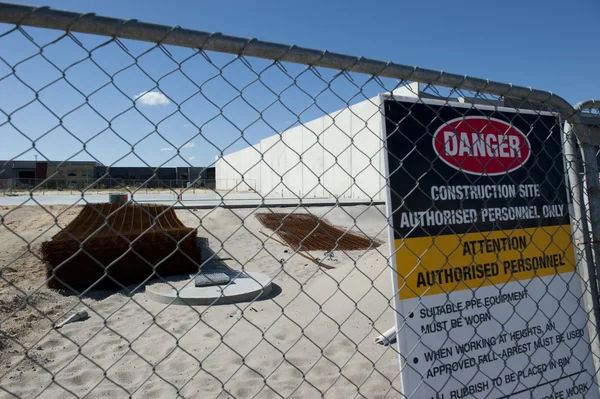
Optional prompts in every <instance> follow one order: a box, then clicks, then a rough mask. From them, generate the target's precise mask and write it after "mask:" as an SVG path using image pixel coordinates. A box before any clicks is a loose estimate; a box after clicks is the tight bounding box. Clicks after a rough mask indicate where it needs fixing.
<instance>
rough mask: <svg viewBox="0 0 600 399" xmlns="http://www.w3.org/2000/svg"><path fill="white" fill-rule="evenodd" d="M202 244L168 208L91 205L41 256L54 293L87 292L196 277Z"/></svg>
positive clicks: (45, 245)
mask: <svg viewBox="0 0 600 399" xmlns="http://www.w3.org/2000/svg"><path fill="white" fill-rule="evenodd" d="M119 207H122V208H121V209H119ZM196 240H197V234H196V232H195V231H193V229H192V228H189V227H186V226H185V225H183V223H181V221H180V220H179V219H178V218H177V215H176V214H175V212H174V211H173V210H172V209H168V208H167V207H166V206H157V205H138V204H129V205H126V206H122V205H118V204H87V205H85V207H84V208H83V210H82V211H81V213H80V214H79V215H78V216H77V217H76V218H75V219H74V220H73V221H72V222H71V223H70V224H69V225H68V226H66V227H65V228H64V229H63V230H62V231H60V232H59V233H58V234H56V235H55V236H54V237H52V240H51V241H46V242H44V243H43V244H42V249H41V251H42V256H43V259H44V260H45V261H46V263H47V264H48V278H49V280H48V287H49V288H55V289H61V288H68V287H72V288H76V289H86V288H89V287H91V286H92V285H94V286H95V287H110V286H119V285H129V284H134V283H140V282H142V281H144V280H146V279H147V278H148V277H150V276H153V274H155V276H154V277H157V276H163V277H164V276H169V275H175V274H184V273H193V272H196V271H197V270H198V267H199V265H200V263H201V262H200V259H201V254H200V249H199V248H198V245H197V241H196ZM86 252H87V253H86ZM136 252H137V254H136Z"/></svg>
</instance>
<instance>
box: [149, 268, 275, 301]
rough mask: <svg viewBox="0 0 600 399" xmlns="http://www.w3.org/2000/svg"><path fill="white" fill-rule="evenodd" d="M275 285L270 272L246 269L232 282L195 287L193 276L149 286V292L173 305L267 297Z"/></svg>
mask: <svg viewBox="0 0 600 399" xmlns="http://www.w3.org/2000/svg"><path fill="white" fill-rule="evenodd" d="M172 287H175V288H176V289H173V288H172ZM180 287H181V288H180ZM271 288H272V287H271V278H270V277H269V276H267V275H265V274H262V273H257V272H244V273H242V274H240V276H239V277H236V278H235V279H234V280H232V281H231V282H230V283H229V284H225V285H215V286H210V287H195V286H194V280H193V279H192V280H186V281H183V282H179V283H171V285H169V284H167V283H159V284H155V285H152V286H149V287H146V295H147V296H148V298H149V299H151V300H153V301H156V302H159V303H165V304H171V305H217V304H218V305H222V304H227V303H236V302H250V301H253V300H256V299H259V298H262V297H265V296H267V295H269V294H270V293H271ZM178 291H179V292H178Z"/></svg>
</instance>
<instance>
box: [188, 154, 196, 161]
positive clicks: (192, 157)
mask: <svg viewBox="0 0 600 399" xmlns="http://www.w3.org/2000/svg"><path fill="white" fill-rule="evenodd" d="M188 159H189V160H190V161H193V160H194V159H196V157H195V156H193V155H192V156H191V157H189V158H188Z"/></svg>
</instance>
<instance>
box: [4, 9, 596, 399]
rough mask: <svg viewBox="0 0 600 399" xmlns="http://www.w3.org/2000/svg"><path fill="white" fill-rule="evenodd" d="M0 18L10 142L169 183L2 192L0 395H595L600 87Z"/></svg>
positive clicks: (17, 152) (31, 16)
mask: <svg viewBox="0 0 600 399" xmlns="http://www.w3.org/2000/svg"><path fill="white" fill-rule="evenodd" d="M0 22H1V24H0V92H2V93H10V95H9V96H0V97H1V99H0V137H1V140H0V141H1V142H2V143H3V144H2V146H0V147H1V148H0V158H1V159H7V160H11V161H14V160H29V161H31V159H32V158H33V156H34V155H37V157H38V158H39V160H40V161H72V160H83V161H89V162H94V163H97V164H99V165H105V166H109V167H119V166H136V167H140V168H147V170H148V171H150V172H151V178H149V179H151V180H152V181H158V182H160V184H161V187H163V188H165V193H160V192H157V193H153V195H154V197H155V199H156V201H155V202H158V203H160V204H158V205H148V201H147V198H146V197H144V195H145V194H146V190H147V187H146V186H147V185H148V184H147V181H148V180H145V181H142V182H139V184H137V183H136V184H129V183H128V182H125V181H123V182H122V184H121V185H120V186H119V187H118V188H119V191H121V192H123V193H126V194H127V197H126V199H125V201H124V202H122V203H120V204H118V205H115V204H111V205H106V204H103V205H94V204H97V202H98V201H96V200H94V201H92V200H90V198H91V196H92V195H98V194H99V193H100V191H102V190H99V185H100V184H101V181H102V179H108V180H111V181H113V180H115V178H114V177H113V176H111V175H110V171H107V172H106V174H105V175H103V176H102V178H98V179H96V178H93V179H89V181H88V180H85V184H78V185H77V187H76V188H73V190H74V191H73V192H72V194H71V192H70V193H68V195H62V196H61V198H60V199H59V200H57V201H56V202H44V201H43V200H42V199H41V198H40V195H41V194H40V192H39V189H40V188H43V187H48V185H49V184H52V182H53V180H52V177H51V176H41V177H40V176H37V175H35V176H34V183H32V184H30V185H25V186H23V187H21V188H20V189H19V190H16V192H15V194H16V195H11V196H10V197H9V196H7V197H0V238H1V239H0V242H1V243H2V244H1V245H0V389H1V392H2V395H3V396H6V397H23V398H37V397H43V398H53V397H57V398H65V397H77V398H80V397H86V398H96V397H144V398H146V397H160V398H164V397H185V398H189V397H201V398H230V397H231V398H233V397H235V398H271V397H273V398H276V397H277V398H279V397H286V398H287V397H307V398H312V397H328V398H329V397H331V398H339V397H364V398H382V397H386V398H388V397H389V398H402V397H415V398H421V397H427V398H429V397H438V398H444V399H451V398H452V399H453V398H463V397H469V396H476V397H485V398H493V399H496V398H505V397H519V398H520V397H523V398H525V397H555V398H559V397H561V398H562V397H584V396H585V397H597V396H598V385H597V380H596V378H597V371H598V369H599V364H600V357H599V354H600V350H599V348H598V332H597V324H596V323H597V321H598V320H599V318H600V313H599V307H598V305H599V304H598V290H597V275H596V266H595V260H596V259H597V258H598V256H599V255H600V254H599V253H598V245H597V243H598V242H599V241H600V237H598V234H600V213H599V212H600V208H598V203H597V195H598V193H599V192H600V191H599V186H598V185H599V181H598V180H599V179H598V176H599V175H598V164H597V160H596V159H595V158H596V152H597V150H598V146H597V145H596V144H597V142H598V141H597V139H594V138H595V137H596V136H595V133H596V130H595V129H597V126H596V125H597V123H596V121H597V120H598V119H595V117H597V116H598V115H597V107H596V104H594V103H591V102H586V103H583V104H582V105H580V106H577V107H572V106H571V105H570V104H568V103H567V102H566V101H564V100H563V99H562V98H560V97H558V96H556V95H554V94H551V93H548V92H543V91H538V90H532V89H529V88H524V87H518V86H513V85H508V84H502V83H497V82H491V81H487V80H482V79H475V78H469V77H465V76H459V75H452V74H447V73H443V72H438V71H431V70H425V69H420V68H413V67H408V66H404V65H399V64H393V63H387V62H381V61H375V60H368V59H364V58H357V57H351V56H345V55H340V54H334V53H329V52H322V51H316V50H310V49H303V48H299V47H296V46H287V45H280V44H274V43H266V42H260V41H257V40H248V39H241V38H235V37H228V36H224V35H221V34H209V33H204V32H198V31H192V30H186V29H182V28H179V27H164V26H159V25H154V24H148V23H142V22H138V21H134V20H129V21H124V20H117V19H113V18H108V17H100V16H96V15H93V14H78V13H72V12H66V11H58V10H53V9H49V8H45V7H42V8H31V7H26V6H17V5H11V4H5V3H0ZM589 109H593V111H586V110H589ZM583 111H585V112H583ZM452 124H454V125H452ZM442 125H443V126H442ZM440 126H442V127H444V126H453V128H452V129H450V130H444V129H442V127H440ZM440 129H441V130H440ZM469 129H470V130H469ZM478 132H479V133H478ZM483 132H485V133H483ZM463 133H464V136H462V135H461V134H463ZM478 134H479V135H478ZM492 136H493V137H495V138H494V139H493V140H495V141H490V140H491V139H487V137H492ZM439 137H443V140H441V139H439ZM469 140H470V141H469ZM478 140H480V141H478ZM486 140H487V141H486ZM525 143H527V145H525ZM425 148H429V150H424V149H425ZM434 150H435V151H437V153H436V154H437V155H435V156H434V155H432V154H434V153H433V152H431V151H434ZM194 151H196V152H194ZM427 151H429V153H428V152H427ZM477 151H479V155H480V160H479V161H477V162H475V161H473V158H472V157H473V156H475V155H477ZM443 154H445V155H443ZM470 157H471V158H470ZM438 158H439V159H438ZM592 158H594V159H592ZM36 159H37V158H36ZM442 160H443V162H442ZM171 164H177V165H180V166H181V167H189V168H192V167H194V166H197V165H204V166H203V167H207V168H208V167H215V168H216V177H215V180H214V186H213V187H208V186H206V187H203V186H201V184H202V180H201V179H200V178H198V179H190V185H189V186H188V185H187V184H186V185H185V186H181V185H177V184H175V186H173V185H172V182H171V181H169V180H163V179H161V175H160V168H161V167H165V166H166V165H171ZM523 165H526V166H523ZM494 168H495V169H494ZM10 173H14V171H13V170H12V169H11V168H9V167H8V162H6V163H5V164H3V165H0V179H2V180H0V182H3V181H4V182H6V184H4V183H0V189H2V190H15V188H14V187H11V185H10V184H8V181H9V179H16V180H19V176H18V175H16V176H12V175H9V174H10ZM24 173H36V169H35V165H33V167H28V169H27V170H24ZM11 181H12V180H11ZM432 182H433V183H432ZM134 183H135V182H134ZM199 184H200V186H198V185H199ZM198 187H202V190H198ZM490 187H491V188H490ZM112 188H117V187H108V189H112ZM194 190H198V191H206V193H203V192H198V193H197V192H195V191H194ZM240 191H242V192H246V191H248V192H251V193H252V196H248V197H247V198H246V197H244V202H243V204H241V205H239V206H232V205H231V202H228V200H229V199H231V198H232V196H233V195H234V194H236V193H238V194H239V192H240ZM188 194H191V195H194V196H195V197H194V200H195V201H197V202H198V204H200V205H197V206H192V205H189V204H188V205H185V198H186V195H188ZM104 195H106V199H105V201H103V202H109V196H108V193H104ZM161 195H162V196H161ZM203 195H205V197H203ZM182 196H183V198H182ZM86 198H88V200H86ZM235 198H241V197H239V196H238V197H235ZM274 198H275V199H276V198H285V199H287V200H289V199H290V198H291V199H293V201H291V202H290V201H287V202H285V203H284V202H281V203H277V202H276V201H275V202H274V200H273V199H274ZM7 199H10V200H11V201H13V202H10V201H8V200H7ZM182 199H183V200H182ZM267 199H271V202H267V201H266V200H267ZM3 201H4V202H3ZM14 201H17V202H16V203H15V202H14ZM444 201H446V202H444ZM448 201H454V202H448ZM202 204H204V205H202ZM282 206H285V208H283V207H282ZM567 208H568V211H567ZM473 209H475V210H474V211H473V212H474V213H473V212H471V211H472V210H473ZM507 215H508V216H507ZM511 215H512V216H511ZM518 215H520V216H518ZM484 252H485V254H484ZM507 253H509V255H510V257H508V258H507V257H506V256H509V255H506V254H507ZM482 254H483V255H482ZM461 262H462V263H461ZM528 262H529V263H528ZM536 262H537V263H536ZM457 265H460V267H459V268H457V267H456V266H457ZM528 265H529V266H528ZM536 265H537V266H536ZM456 270H458V271H456ZM501 272H502V273H504V275H506V276H508V277H506V279H504V280H503V279H502V278H501V277H500V275H501V274H502V273H501ZM477 276H478V277H477ZM65 320H66V321H68V323H63V322H64V321H65ZM390 327H391V328H390ZM395 341H398V342H397V343H396V342H395Z"/></svg>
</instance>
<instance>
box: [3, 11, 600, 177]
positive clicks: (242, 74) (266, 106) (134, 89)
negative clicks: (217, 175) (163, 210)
mask: <svg viewBox="0 0 600 399" xmlns="http://www.w3.org/2000/svg"><path fill="white" fill-rule="evenodd" d="M22 3H23V4H29V5H48V6H51V7H54V8H59V9H65V10H72V11H80V12H94V13H96V14H99V15H106V16H112V17H118V18H134V19H138V20H140V21H145V22H153V23H159V24H165V25H179V26H182V27H185V28H190V29H197V30H202V31H209V32H222V33H224V34H229V35H234V36H242V37H255V38H258V39H261V40H267V41H274V42H281V43H286V44H296V45H299V46H304V47H312V48H316V49H327V50H330V51H333V52H340V53H347V54H351V55H358V56H363V57H369V58H375V59H381V60H386V61H388V60H389V61H394V62H398V63H403V64H408V65H417V66H420V67H424V68H432V69H439V70H444V71H448V72H454V73H459V74H467V75H470V76H476V77H481V78H489V79H493V80H499V81H504V82H509V83H514V84H518V85H525V86H531V87H535V88H538V89H543V90H549V91H553V92H556V93H557V94H559V95H561V96H563V97H564V98H566V99H567V100H568V101H570V102H571V103H575V102H578V101H581V100H584V99H589V98H594V97H595V98H598V97H600V78H599V77H598V73H597V71H598V68H599V67H600V52H598V46H597V41H595V40H594V38H595V37H596V35H595V29H596V28H595V27H596V26H597V21H598V19H599V18H600V2H598V1H597V0H583V1H552V0H547V1H531V0H530V1H513V0H510V1H502V2H491V1H460V0H456V1H453V2H448V1H437V0H431V1H398V0H396V1H379V2H372V3H368V2H365V1H361V2H359V1H355V0H347V1H302V2H298V1H296V2H289V1H281V0H279V1H254V2H250V1H237V0H235V1H233V0H232V1H228V2H218V1H210V2H209V1H172V2H170V3H165V2H163V1H161V2H159V1H155V0H147V1H119V2H117V1H106V0H104V1H96V0H87V1H80V0H79V1H71V0H62V1H54V0H46V1H35V0H29V1H26V2H22ZM11 28H12V27H11V26H8V25H1V24H0V33H3V32H6V31H7V30H9V29H11ZM25 32H26V33H27V35H28V36H31V38H32V39H34V41H35V43H37V44H38V45H43V44H46V43H51V42H52V41H53V40H55V39H56V38H59V37H60V36H61V35H62V34H63V32H54V31H47V30H40V29H32V28H25ZM75 37H76V38H77V41H75V40H72V39H71V38H69V37H66V38H62V39H61V40H60V41H58V42H57V43H55V44H51V45H48V46H46V47H45V48H44V52H43V56H44V57H45V58H43V57H42V56H40V55H39V49H38V48H37V47H36V46H35V45H34V44H32V42H31V41H30V40H29V38H28V37H27V36H26V35H24V34H23V33H21V32H18V31H16V32H12V33H10V34H8V35H5V36H4V37H2V38H0V57H1V58H2V59H1V60H0V78H1V77H4V76H6V77H5V78H4V79H2V80H0V110H1V111H2V113H0V124H1V126H0V159H12V158H20V159H33V155H34V154H38V158H40V157H41V158H42V159H43V158H49V159H52V160H66V159H73V160H89V159H96V160H98V161H100V162H102V163H104V164H109V165H119V166H125V165H136V166H138V165H143V164H144V163H143V162H146V163H148V164H150V165H152V166H158V165H162V164H165V165H185V164H187V163H189V164H190V165H193V166H209V165H210V164H212V163H213V162H214V157H215V155H217V154H219V153H220V152H221V151H224V152H225V153H227V152H230V151H233V150H236V149H239V148H242V147H245V146H246V145H247V143H246V141H243V140H242V138H243V139H245V140H247V141H248V142H250V143H252V144H254V143H257V142H258V141H259V140H260V139H261V138H264V137H267V136H270V135H272V134H274V133H275V132H277V131H282V130H284V129H285V128H286V127H288V126H290V125H292V124H293V123H294V122H296V121H297V120H298V118H299V119H300V120H301V121H303V122H304V121H307V120H310V119H312V118H314V117H318V116H320V115H321V114H322V113H323V112H332V111H335V110H337V109H339V108H341V107H343V105H344V102H346V101H351V102H354V101H357V100H358V99H361V98H364V97H360V96H359V97H356V96H357V95H358V94H359V90H358V88H357V86H361V85H362V84H363V83H364V82H365V81H366V78H367V77H361V76H356V75H354V76H353V77H354V78H355V80H354V81H349V80H348V79H346V78H345V77H338V78H336V79H334V76H335V71H328V70H323V69H320V70H319V73H320V74H315V73H314V72H312V71H307V70H306V69H305V67H304V66H298V65H288V64H286V65H285V69H284V70H282V69H279V68H278V67H276V66H273V65H271V63H270V62H268V61H265V60H256V59H247V60H246V61H248V62H249V65H247V64H245V63H244V62H242V61H241V60H239V59H237V60H236V59H235V57H233V56H230V55H224V54H215V53H208V54H195V53H194V51H192V50H190V49H179V48H173V47H168V48H167V50H168V52H163V51H162V50H161V49H158V48H153V45H152V44H147V43H136V42H133V41H123V42H122V43H121V44H123V45H124V47H120V44H118V43H115V42H111V43H108V44H106V45H104V46H102V44H103V43H106V42H107V39H106V38H104V37H92V36H89V35H80V34H76V35H75ZM81 46H83V47H84V48H86V49H87V50H84V49H83V48H82V47H81ZM92 49H93V51H92V52H91V54H92V57H91V58H90V57H89V56H88V55H89V53H88V51H90V50H92ZM148 50H151V51H149V52H148V53H146V54H144V52H145V51H148ZM36 54H37V55H36ZM142 54H143V55H142ZM32 55H35V56H33V57H32V58H29V57H31V56H32ZM205 55H206V56H207V57H205ZM135 57H138V58H137V65H135ZM173 60H175V61H173ZM16 64H18V65H17V67H16V69H15V70H16V74H12V73H11V68H10V67H11V66H14V65H16ZM52 64H54V65H52ZM178 64H179V65H180V68H179V67H178ZM249 66H251V68H250V67H249ZM219 69H221V70H219ZM258 71H263V72H262V73H261V81H262V83H261V82H256V73H255V72H258ZM62 72H64V73H65V79H63V78H62ZM111 77H112V82H113V83H112V84H111ZM294 78H295V79H296V85H295V86H293V87H289V86H290V85H291V84H292V83H293V79H294ZM332 80H333V83H332V85H331V88H332V90H333V92H332V90H327V83H328V82H331V81H332ZM156 81H159V85H158V88H157V86H156V83H155V82H156ZM384 84H385V85H386V88H387V89H392V88H393V87H394V84H395V83H394V82H393V81H391V80H386V81H384ZM200 85H201V86H202V93H199V89H198V86H200ZM265 86H267V87H265ZM288 87H289V88H288ZM286 88H287V89H286ZM300 89H302V90H300ZM35 91H38V92H39V97H38V100H36V99H35V94H34V92H35ZM378 91H381V87H380V86H378V85H377V84H376V83H375V82H369V83H367V84H366V86H365V87H364V92H365V93H367V94H368V95H375V94H377V92H378ZM145 92H150V94H147V95H145V96H142V97H137V96H139V95H140V94H143V93H145ZM240 92H242V93H243V98H240V97H239V94H240ZM304 92H307V93H304ZM334 92H335V94H334ZM281 93H282V94H281ZM278 94H279V97H278ZM336 94H337V96H336ZM338 96H339V97H341V99H340V98H338ZM86 97H87V98H88V100H87V103H86ZM315 97H316V98H317V101H316V104H315V100H314V98H315ZM136 98H137V101H136ZM232 100H233V101H232ZM134 101H136V102H135V104H136V106H135V107H133V104H134ZM178 106H179V108H178ZM220 109H221V110H222V112H220V111H219V110H220ZM261 112H262V116H261ZM8 115H10V121H11V123H7V119H8ZM298 115H300V116H298ZM241 132H243V133H244V134H243V136H242V134H241ZM25 136H27V137H25ZM119 136H120V137H119ZM28 138H30V139H33V140H35V148H36V150H37V152H36V150H34V149H33V144H32V141H31V140H30V139H28ZM132 146H133V150H132ZM84 147H85V148H84ZM177 148H179V155H177ZM142 160H143V161H142Z"/></svg>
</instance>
